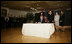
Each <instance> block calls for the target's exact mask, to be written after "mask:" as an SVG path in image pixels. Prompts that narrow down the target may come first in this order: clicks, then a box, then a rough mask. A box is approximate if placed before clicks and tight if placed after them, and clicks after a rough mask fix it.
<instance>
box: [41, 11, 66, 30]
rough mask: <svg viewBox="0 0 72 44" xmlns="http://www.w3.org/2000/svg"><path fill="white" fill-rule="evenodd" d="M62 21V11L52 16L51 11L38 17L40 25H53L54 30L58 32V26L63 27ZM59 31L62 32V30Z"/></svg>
mask: <svg viewBox="0 0 72 44" xmlns="http://www.w3.org/2000/svg"><path fill="white" fill-rule="evenodd" d="M64 20H65V15H64V11H61V12H60V14H59V13H58V12H55V14H52V11H49V12H48V14H47V15H45V14H44V15H43V11H42V12H41V16H40V22H41V23H54V24H55V27H56V30H57V31H59V28H58V27H59V26H61V27H63V26H64ZM61 31H64V29H63V28H62V29H61Z"/></svg>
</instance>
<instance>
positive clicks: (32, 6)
mask: <svg viewBox="0 0 72 44" xmlns="http://www.w3.org/2000/svg"><path fill="white" fill-rule="evenodd" d="M1 6H4V7H8V8H10V9H18V10H25V11H30V10H32V11H36V10H42V9H67V8H71V1H1Z"/></svg>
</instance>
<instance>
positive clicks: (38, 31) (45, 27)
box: [22, 23, 55, 38]
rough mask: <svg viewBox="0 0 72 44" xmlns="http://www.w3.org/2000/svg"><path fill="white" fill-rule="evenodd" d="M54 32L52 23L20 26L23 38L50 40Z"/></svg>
mask: <svg viewBox="0 0 72 44" xmlns="http://www.w3.org/2000/svg"><path fill="white" fill-rule="evenodd" d="M54 32H55V28H54V24H53V23H24V24H23V26H22V34H23V35H24V36H36V37H43V38H50V36H51V35H52V34H53V33H54Z"/></svg>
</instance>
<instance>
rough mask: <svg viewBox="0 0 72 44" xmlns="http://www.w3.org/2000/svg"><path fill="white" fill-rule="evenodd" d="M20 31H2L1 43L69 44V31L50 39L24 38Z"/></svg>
mask: <svg viewBox="0 0 72 44" xmlns="http://www.w3.org/2000/svg"><path fill="white" fill-rule="evenodd" d="M21 31H22V29H21V28H20V27H18V28H6V29H2V30H1V43H71V29H65V32H55V33H54V34H53V35H52V36H51V37H50V39H46V38H40V37H33V36H24V35H22V33H21Z"/></svg>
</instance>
